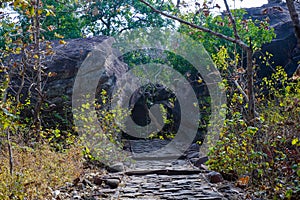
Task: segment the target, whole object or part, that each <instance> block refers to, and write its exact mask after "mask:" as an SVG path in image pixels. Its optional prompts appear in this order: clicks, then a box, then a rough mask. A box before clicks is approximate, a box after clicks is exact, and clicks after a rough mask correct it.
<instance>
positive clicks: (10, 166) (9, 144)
mask: <svg viewBox="0 0 300 200" xmlns="http://www.w3.org/2000/svg"><path fill="white" fill-rule="evenodd" d="M6 137H7V146H8V154H9V172H10V175H13V172H14V160H13V153H12V148H11V143H10V131H9V128H7V129H6Z"/></svg>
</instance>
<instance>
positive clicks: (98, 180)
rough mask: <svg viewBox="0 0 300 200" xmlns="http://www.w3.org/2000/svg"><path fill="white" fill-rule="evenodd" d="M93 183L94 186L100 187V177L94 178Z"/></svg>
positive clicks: (101, 180)
mask: <svg viewBox="0 0 300 200" xmlns="http://www.w3.org/2000/svg"><path fill="white" fill-rule="evenodd" d="M93 182H94V184H95V185H102V182H103V179H102V178H101V177H98V176H96V177H94V180H93Z"/></svg>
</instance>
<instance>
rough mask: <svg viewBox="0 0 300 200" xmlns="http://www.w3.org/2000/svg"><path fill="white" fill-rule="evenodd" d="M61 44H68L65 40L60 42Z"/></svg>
mask: <svg viewBox="0 0 300 200" xmlns="http://www.w3.org/2000/svg"><path fill="white" fill-rule="evenodd" d="M59 44H67V42H66V41H64V40H59Z"/></svg>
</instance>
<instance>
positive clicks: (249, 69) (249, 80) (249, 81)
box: [247, 46, 256, 125]
mask: <svg viewBox="0 0 300 200" xmlns="http://www.w3.org/2000/svg"><path fill="white" fill-rule="evenodd" d="M252 57H253V51H252V47H251V46H250V47H249V48H247V89H248V99H249V102H248V118H249V119H248V122H249V123H250V125H253V123H254V119H255V113H256V112H255V94H254V85H253V74H254V72H253V62H252Z"/></svg>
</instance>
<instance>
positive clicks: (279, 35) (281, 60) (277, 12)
mask: <svg viewBox="0 0 300 200" xmlns="http://www.w3.org/2000/svg"><path fill="white" fill-rule="evenodd" d="M271 2H272V3H268V4H265V5H263V6H262V7H257V8H247V9H246V11H247V12H248V14H247V16H246V17H251V18H252V19H253V20H255V19H258V20H264V19H266V18H268V19H269V23H270V25H271V27H273V28H274V31H275V34H276V38H275V39H273V41H272V42H271V43H269V44H265V45H263V47H262V50H261V51H260V52H257V53H256V63H257V64H258V66H260V69H259V72H258V75H259V77H264V76H268V75H270V74H271V73H272V72H274V69H275V68H276V66H283V67H284V69H285V71H286V72H287V74H288V75H289V76H292V74H293V73H294V72H295V70H296V69H297V66H298V62H299V61H300V52H299V49H296V45H297V40H296V37H295V33H294V27H293V23H292V21H291V17H290V14H289V11H288V8H287V6H286V3H282V2H280V1H271ZM295 6H296V9H297V10H298V11H300V6H299V5H298V4H296V5H295ZM266 52H269V53H271V54H272V55H273V56H272V57H271V58H270V59H269V64H270V66H266V65H265V64H264V63H263V62H261V60H260V59H259V56H261V55H263V56H264V55H265V53H266Z"/></svg>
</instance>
